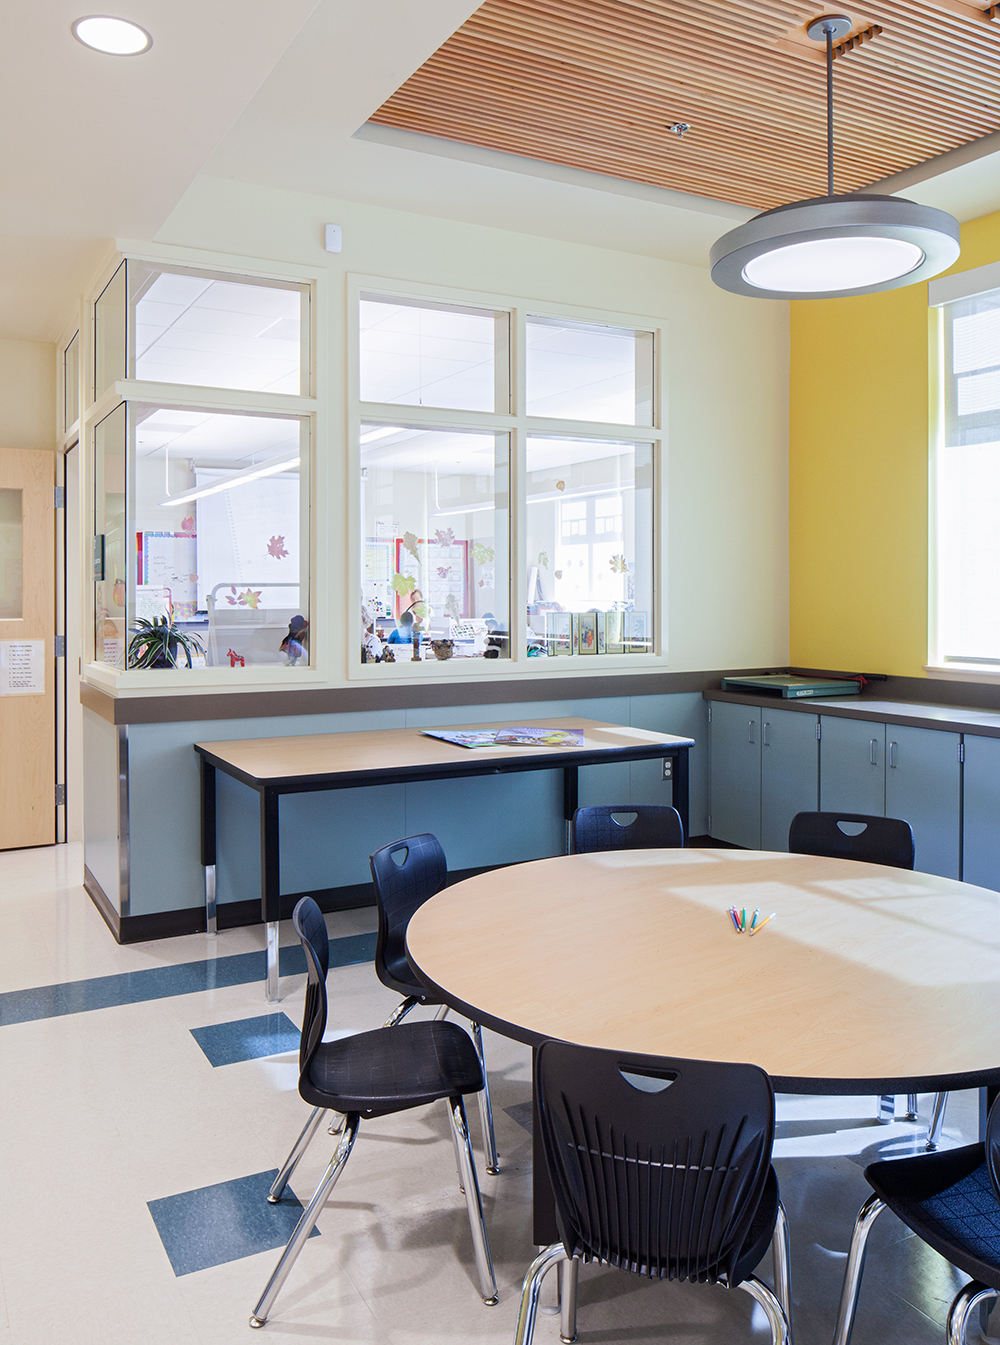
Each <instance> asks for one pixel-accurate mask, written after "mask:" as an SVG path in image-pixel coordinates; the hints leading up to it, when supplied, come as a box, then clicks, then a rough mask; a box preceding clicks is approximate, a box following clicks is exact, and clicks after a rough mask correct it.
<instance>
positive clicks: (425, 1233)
mask: <svg viewBox="0 0 1000 1345" xmlns="http://www.w3.org/2000/svg"><path fill="white" fill-rule="evenodd" d="M81 875H82V854H81V847H80V846H78V845H63V846H54V847H51V848H46V849H42V850H34V851H12V852H6V853H3V854H0V928H2V930H3V939H2V945H0V946H2V950H3V951H2V956H0V1024H2V1025H0V1211H2V1216H0V1345H91V1342H93V1343H94V1345H160V1343H161V1342H163V1343H164V1345H166V1342H170V1345H176V1342H178V1341H185V1342H192V1343H193V1345H236V1343H237V1342H239V1343H240V1345H250V1342H251V1341H256V1342H259V1345H264V1343H265V1342H271V1345H293V1343H294V1345H303V1343H304V1342H308V1341H310V1340H318V1341H319V1340H322V1341H328V1340H335V1341H338V1342H342V1345H447V1343H448V1342H452V1341H454V1342H456V1345H457V1343H458V1342H463V1345H465V1343H466V1342H481V1343H482V1345H494V1342H495V1343H496V1345H499V1343H500V1342H504V1345H510V1342H512V1341H513V1336H514V1324H515V1320H516V1316H517V1306H518V1296H519V1289H520V1283H521V1280H522V1278H523V1275H524V1272H525V1269H526V1267H527V1265H528V1263H529V1261H530V1260H531V1257H532V1255H533V1247H532V1243H531V1226H530V1181H531V1137H530V1133H529V1129H528V1127H530V1058H529V1054H528V1051H527V1050H526V1049H525V1048H524V1047H522V1046H519V1045H517V1044H516V1043H513V1042H510V1041H507V1040H505V1039H504V1038H502V1037H497V1036H494V1035H493V1034H491V1033H484V1038H485V1046H486V1056H487V1062H488V1066H489V1073H490V1082H491V1087H492V1090H493V1104H494V1111H495V1116H496V1130H497V1140H498V1146H499V1150H500V1155H501V1171H500V1174H499V1175H498V1176H496V1177H488V1176H486V1175H485V1174H483V1172H482V1164H481V1158H480V1177H481V1182H482V1187H483V1195H484V1203H485V1207H486V1216H487V1223H488V1228H489V1234H490V1240H491V1245H492V1252H493V1258H494V1262H495V1266H496V1272H497V1281H498V1284H499V1290H500V1302H499V1304H498V1305H497V1306H495V1307H491V1308H487V1307H484V1306H483V1304H482V1303H481V1301H480V1298H479V1295H478V1292H477V1287H476V1274H475V1266H474V1262H473V1255H472V1245H471V1240H470V1237H469V1228H468V1223H467V1221H466V1214H465V1206H464V1201H463V1199H462V1198H461V1196H460V1195H459V1192H458V1189H457V1184H456V1177H455V1168H454V1156H453V1149H452V1144H451V1139H450V1133H449V1129H448V1122H447V1116H446V1112H445V1108H444V1106H443V1105H441V1106H435V1107H431V1108H425V1109H422V1110H419V1111H414V1112H409V1113H405V1114H403V1115H400V1116H395V1117H388V1118H385V1119H383V1120H380V1121H375V1122H371V1123H367V1124H365V1125H363V1127H362V1130H361V1134H360V1137H359V1140H358V1143H357V1145H356V1147H355V1150H354V1154H353V1155H352V1158H351V1161H350V1163H349V1164H348V1166H347V1168H346V1170H345V1172H344V1175H343V1177H342V1179H341V1181H340V1183H339V1185H338V1186H337V1188H336V1189H335V1191H334V1192H333V1195H332V1197H331V1199H330V1200H329V1202H328V1205H327V1207H326V1209H325V1210H324V1211H323V1213H322V1215H321V1216H320V1219H319V1223H318V1225H317V1229H318V1235H316V1236H314V1237H313V1238H311V1239H310V1240H309V1242H308V1243H307V1244H306V1246H305V1248H304V1249H303V1251H302V1254H301V1256H300V1257H299V1260H298V1263H297V1264H296V1266H295V1268H294V1269H293V1271H292V1273H291V1275H290V1277H289V1279H288V1281H287V1283H286V1285H285V1288H284V1290H283V1291H282V1293H281V1295H280V1296H279V1298H278V1300H277V1302H276V1304H275V1306H274V1308H273V1310H272V1313H271V1316H270V1319H269V1321H268V1323H267V1325H266V1326H265V1327H264V1329H263V1330H262V1331H259V1332H254V1333H251V1331H250V1328H249V1325H248V1317H249V1314H250V1310H251V1308H252V1307H253V1305H254V1303H255V1301H256V1300H257V1298H258V1296H259V1294H260V1292H261V1290H262V1289H263V1286H264V1284H265V1282H266V1280H267V1278H268V1276H269V1274H270V1272H271V1270H272V1269H273V1266H274V1264H275V1262H276V1260H277V1257H278V1249H280V1247H281V1246H282V1245H283V1243H284V1240H285V1239H286V1237H287V1236H288V1230H289V1227H290V1226H291V1225H292V1224H293V1223H294V1221H295V1219H296V1218H297V1214H298V1202H299V1201H301V1202H303V1203H305V1202H307V1201H308V1199H309V1196H310V1195H311V1193H312V1190H313V1188H314V1186H315V1184H316V1182H317V1181H318V1179H319V1176H320V1174H321V1172H322V1170H323V1168H324V1167H325V1165H326V1163H327V1162H328V1161H329V1157H330V1154H331V1152H332V1147H333V1145H334V1143H335V1141H334V1140H332V1139H330V1138H329V1136H328V1135H327V1134H326V1132H325V1130H321V1131H320V1133H319V1134H318V1136H317V1137H316V1139H315V1140H314V1141H313V1144H312V1146H311V1148H310V1150H309V1151H308V1153H307V1155H306V1157H305V1158H304V1159H303V1161H302V1163H301V1164H300V1167H299V1169H298V1171H297V1172H296V1174H295V1176H294V1178H293V1181H292V1188H293V1190H292V1191H289V1192H288V1193H287V1195H286V1199H285V1200H284V1201H283V1202H282V1204H281V1205H280V1206H278V1207H271V1206H268V1205H267V1203H266V1201H265V1200H264V1194H265V1193H266V1190H267V1187H268V1185H269V1183H270V1180H271V1179H272V1177H273V1174H274V1172H275V1170H276V1169H277V1168H278V1167H279V1166H280V1164H281V1163H282V1161H283V1160H284V1157H285V1155H286V1153H287V1151H288V1149H289V1148H290V1146H291V1144H292V1141H293V1140H294V1138H295V1136H296V1135H297V1134H298V1132H299V1129H300V1128H301V1126H302V1124H303V1123H304V1121H305V1119H306V1116H307V1114H308V1109H307V1108H306V1106H305V1104H304V1103H303V1102H302V1101H301V1100H300V1098H299V1097H298V1093H297V1091H296V1081H297V1069H296V1046H295V1037H296V1034H297V1027H298V1024H299V1021H300V1016H301V1012H302V1002H303V989H304V983H305V977H304V975H303V974H302V971H301V969H300V968H301V962H299V964H298V968H297V967H296V961H295V958H294V956H293V955H292V953H291V952H290V953H289V956H288V958H287V961H286V967H288V968H291V974H285V975H284V976H283V977H282V980H281V997H282V998H281V1004H280V1005H273V1006H272V1005H267V1004H265V1002H264V995H263V986H262V983H261V980H260V979H259V976H260V975H261V974H262V971H261V970H260V967H262V962H261V961H260V959H256V960H255V959H253V958H249V959H247V958H246V955H248V954H255V953H256V954H259V953H260V951H261V949H262V948H263V930H262V929H261V928H260V927H256V928H249V929H240V930H233V931H230V932H227V933H224V934H222V935H220V936H219V937H218V938H216V939H209V938H207V937H206V936H204V935H197V936H191V937H186V938H179V939H170V940H162V941H159V942H153V943H146V944H137V945H132V946H129V947H124V948H123V947H119V946H118V945H116V944H115V942H114V940H113V939H112V937H111V935H110V934H109V933H108V930H107V928H106V926H105V925H104V923H103V921H102V920H101V918H100V916H99V915H98V913H97V911H96V910H95V908H94V907H93V905H92V904H91V902H90V899H89V898H88V897H87V895H86V893H85V892H84V890H83V888H82V886H81ZM327 923H328V926H329V930H330V936H331V940H332V950H333V960H334V962H335V963H336V962H337V960H338V958H339V960H340V962H341V963H342V965H334V966H333V967H332V969H331V972H330V980H329V990H330V1024H329V1031H330V1032H331V1033H332V1034H346V1033H351V1032H355V1031H359V1030H364V1029H368V1028H372V1027H375V1026H378V1025H379V1024H380V1023H382V1022H383V1021H384V1019H385V1017H386V1016H387V1014H388V1013H389V1011H390V1010H391V1009H392V1008H393V1007H394V1006H395V1004H396V1003H397V998H396V997H395V996H394V995H392V994H391V993H390V992H389V991H387V990H385V989H384V988H383V987H382V986H381V985H380V984H379V983H378V981H377V980H376V978H375V974H374V971H373V969H372V966H371V963H370V961H367V960H365V961H358V960H357V958H358V957H359V956H363V957H365V958H370V956H371V938H370V935H371V933H372V931H373V930H374V924H375V917H374V911H372V910H370V909H366V910H360V911H350V912H344V913H341V914H338V915H333V916H329V917H328V920H327ZM366 936H368V937H366ZM282 943H283V945H284V946H285V947H287V948H289V949H291V948H292V944H293V943H294V936H293V933H292V930H291V926H290V925H287V926H283V927H282ZM241 958H242V959H243V960H242V961H241V960H240V959H241ZM227 959H236V960H234V961H232V962H230V961H228V960H227ZM213 962H214V963H215V965H214V966H211V965H208V964H211V963H213ZM196 963H199V964H200V963H204V964H206V965H205V966H204V967H198V968H196V969H195V970H196V971H197V972H198V973H199V974H198V975H194V976H193V978H192V975H191V974H190V973H189V971H185V972H184V973H183V974H181V973H178V972H175V971H173V970H172V969H174V968H179V967H190V964H196ZM137 973H142V975H138V974H137ZM149 973H162V975H150V974H149ZM251 977H252V979H248V978H251ZM100 978H103V979H101V980H100V984H99V985H98V986H97V987H96V988H95V987H90V988H88V983H89V982H92V981H94V982H97V981H98V980H99V979H100ZM66 986H72V987H74V988H73V990H72V993H70V992H68V991H65V989H63V990H58V991H57V990H54V989H52V988H53V987H66ZM80 986H82V987H83V988H82V989H80ZM42 989H45V993H44V994H41V995H40V994H39V993H38V992H39V991H40V990H42ZM92 992H93V993H92ZM5 1012H6V1016H4V1013H5ZM272 1015H273V1020H272V1017H271V1016H272ZM902 1101H903V1099H900V1100H899V1102H900V1105H901V1104H902ZM920 1102H921V1113H922V1125H921V1126H919V1127H917V1126H914V1125H912V1124H907V1123H905V1122H902V1121H901V1122H897V1123H895V1124H893V1125H890V1126H877V1125H875V1124H874V1120H873V1113H874V1104H873V1100H872V1099H870V1098H811V1099H810V1098H795V1097H789V1096H783V1097H779V1099H778V1118H779V1124H778V1140H777V1144H776V1147H775V1166H776V1169H777V1171H778V1175H779V1179H780V1182H781V1191H782V1196H783V1199H784V1201H785V1205H786V1207H787V1210H788V1216H789V1221H790V1225H791V1236H792V1274H793V1286H794V1298H795V1338H796V1341H797V1342H798V1345H825V1343H826V1342H829V1341H830V1340H831V1337H832V1333H833V1324H834V1317H835V1313H836V1304H837V1299H838V1295H839V1292H840V1285H841V1279H842V1276H843V1271H844V1264H845V1258H846V1251H847V1247H848V1242H849V1239H850V1233H851V1227H852V1223H853V1219H854V1216H855V1213H856V1212H857V1209H858V1207H859V1206H860V1204H861V1203H862V1201H863V1200H864V1199H865V1197H866V1195H867V1192H868V1188H867V1186H866V1184H865V1182H864V1179H863V1177H862V1169H863V1167H864V1166H865V1164H866V1163H868V1162H870V1161H872V1159H873V1158H874V1157H875V1156H876V1155H878V1154H883V1155H889V1154H899V1155H902V1154H906V1153H910V1152H914V1151H915V1150H916V1149H917V1147H918V1141H919V1137H920V1136H921V1135H922V1133H923V1130H924V1128H925V1126H926V1119H927V1113H928V1109H929V1105H930V1102H931V1099H930V1097H929V1096H922V1097H921V1099H920ZM470 1118H471V1120H470V1123H471V1128H472V1131H473V1137H474V1140H475V1142H476V1143H477V1146H478V1143H479V1138H480V1135H479V1124H478V1117H477V1116H476V1115H475V1109H474V1108H470ZM977 1126H978V1098H977V1096H976V1095H975V1094H972V1093H964V1094H955V1095H953V1097H952V1099H951V1102H950V1105H949V1110H948V1118H947V1124H946V1128H945V1142H946V1143H947V1144H949V1145H953V1144H959V1143H968V1142H969V1141H971V1140H972V1139H974V1138H975V1137H976V1133H977ZM480 1153H481V1150H480ZM768 1270H769V1263H765V1265H764V1267H763V1269H762V1273H763V1274H764V1275H765V1277H767V1272H768ZM963 1279H964V1277H963V1276H961V1275H960V1274H959V1273H958V1272H957V1271H955V1270H954V1269H953V1268H952V1267H951V1266H949V1265H948V1264H947V1262H945V1261H943V1260H942V1259H941V1258H940V1257H939V1256H937V1255H936V1254H935V1253H934V1252H932V1251H930V1250H929V1249H927V1248H926V1247H925V1246H924V1245H923V1244H922V1243H921V1242H920V1241H919V1240H918V1239H917V1238H915V1237H913V1236H912V1235H910V1234H909V1232H908V1231H907V1230H906V1229H905V1228H904V1227H903V1226H902V1225H901V1224H899V1223H898V1222H897V1221H896V1220H895V1219H894V1218H893V1217H892V1216H891V1215H889V1214H883V1216H882V1217H881V1219H880V1220H879V1221H878V1223H877V1225H876V1228H875V1232H874V1234H873V1236H872V1243H871V1247H870V1250H869V1254H868V1263H867V1268H866V1273H865V1281H864V1286H863V1290H862V1298H861V1306H860V1309H859V1312H858V1318H857V1324H856V1328H855V1332H854V1343H855V1345H931V1343H932V1342H933V1343H934V1345H939V1343H940V1342H942V1341H943V1340H944V1320H945V1315H946V1313H947V1310H948V1306H949V1304H950V1302H951V1299H952V1297H953V1296H954V1294H955V1293H956V1292H957V1290H958V1288H959V1286H960V1285H961V1283H962V1281H963ZM552 1292H553V1289H551V1288H548V1289H546V1291H545V1293H547V1294H548V1295H549V1298H550V1299H551V1295H552ZM544 1301H545V1300H544V1297H543V1302H544ZM550 1305H551V1304H550ZM994 1320H995V1319H994ZM991 1334H992V1332H991ZM769 1338H770V1333H769V1331H768V1329H767V1326H766V1323H765V1321H764V1318H763V1314H762V1313H761V1311H760V1310H759V1309H758V1308H756V1307H755V1305H754V1303H753V1302H752V1300H751V1299H750V1298H749V1297H748V1296H747V1295H746V1294H743V1293H738V1292H731V1293H730V1292H727V1291H726V1290H723V1289H718V1288H713V1287H709V1286H691V1285H682V1284H651V1283H648V1282H644V1281H642V1280H640V1279H638V1278H636V1277H633V1276H627V1275H624V1274H621V1273H618V1272H615V1271H612V1270H607V1269H602V1268H600V1267H584V1269H583V1271H582V1273H581V1284H580V1307H579V1340H580V1345H591V1342H593V1345H597V1342H602V1341H608V1342H618V1343H619V1345H623V1343H627V1345H644V1342H647V1341H648V1342H653V1341H656V1342H661V1341H669V1342H673V1343H674V1345H702V1342H704V1343H705V1345H709V1342H712V1343H713V1345H714V1343H716V1342H719V1343H722V1342H725V1345H729V1343H730V1342H739V1341H747V1342H753V1341H755V1342H764V1341H767V1340H769ZM558 1339H559V1331H558V1318H557V1317H556V1316H553V1315H551V1314H547V1315H541V1316H540V1318H539V1323H538V1326H537V1328H536V1333H535V1340H536V1341H537V1342H539V1345H555V1342H557V1341H558Z"/></svg>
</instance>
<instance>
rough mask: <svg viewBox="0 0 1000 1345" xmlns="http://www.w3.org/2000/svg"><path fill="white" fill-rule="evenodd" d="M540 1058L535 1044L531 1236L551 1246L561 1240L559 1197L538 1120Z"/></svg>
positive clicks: (536, 1240)
mask: <svg viewBox="0 0 1000 1345" xmlns="http://www.w3.org/2000/svg"><path fill="white" fill-rule="evenodd" d="M537 1061H538V1048H537V1047H534V1048H533V1049H532V1052H531V1199H532V1206H531V1216H532V1217H531V1228H532V1234H531V1237H532V1241H533V1242H534V1244H535V1246H536V1247H549V1246H551V1245H552V1243H553V1242H558V1241H559V1232H558V1230H557V1228H556V1201H555V1196H554V1195H553V1194H552V1183H551V1182H550V1181H549V1170H548V1168H547V1167H546V1165H545V1150H544V1149H543V1147H542V1127H541V1125H540V1124H539V1122H538V1085H537V1083H536V1082H535V1066H536V1064H537Z"/></svg>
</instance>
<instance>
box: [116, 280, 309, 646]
mask: <svg viewBox="0 0 1000 1345" xmlns="http://www.w3.org/2000/svg"><path fill="white" fill-rule="evenodd" d="M126 277H127V280H128V286H127V292H128V294H127V295H126V286H125V279H126ZM308 302H309V291H308V287H307V286H303V285H299V284H291V283H289V284H277V283H272V282H269V281H257V280H255V279H253V278H250V277H248V278H246V279H245V280H244V278H242V277H236V278H233V277H220V276H216V275H212V274H198V273H193V272H189V271H180V270H178V271H174V270H170V269H165V268H162V267H150V266H147V265H145V264H142V263H138V262H133V261H131V260H129V261H126V262H123V263H122V265H121V266H120V267H119V268H118V270H117V271H116V273H115V277H114V279H113V281H112V282H111V284H109V285H108V286H107V287H106V288H105V290H104V291H103V293H102V294H101V296H100V297H99V298H98V300H97V301H96V304H95V332H96V333H97V337H98V354H97V357H96V359H95V370H97V371H98V373H101V371H104V372H103V374H102V377H103V376H104V375H107V376H108V377H110V378H111V381H110V382H109V383H108V386H112V385H113V383H114V381H115V380H116V379H118V378H120V377H122V373H121V370H120V368H119V366H118V361H119V359H120V358H121V359H124V360H126V361H127V363H128V366H129V368H130V375H131V378H132V379H137V380H138V379H141V380H142V381H143V383H146V384H148V383H150V382H153V383H161V384H162V383H171V384H175V385H176V391H174V390H173V389H172V390H171V399H170V403H169V404H163V403H162V402H160V403H153V402H147V401H143V400H140V399H139V396H138V395H137V394H138V392H139V389H136V391H135V393H133V394H132V395H131V396H129V397H127V399H126V400H125V401H123V402H120V403H119V404H118V406H116V407H115V408H114V410H112V411H111V412H110V413H109V414H107V415H106V416H104V417H103V418H102V419H101V420H100V421H99V422H98V423H97V424H95V425H94V426H93V429H92V448H93V453H94V533H95V537H94V658H95V661H96V662H98V663H104V664H105V665H108V666H110V667H113V668H115V669H119V670H122V671H132V670H154V669H159V670H171V669H180V670H182V671H187V670H189V669H191V670H200V669H216V668H221V669H226V670H230V669H232V670H245V669H248V668H273V669H278V668H281V667H295V668H304V667H308V666H309V664H310V652H309V651H310V637H309V625H310V622H309V617H310V591H309V555H310V546H309V536H310V531H309V461H310V422H309V419H308V417H306V416H303V415H300V414H293V413H292V412H291V411H290V410H288V409H287V408H288V398H289V395H290V394H291V395H298V394H299V391H300V389H301V388H302V387H303V386H308V385H309V383H310V370H309V365H308V361H307V359H306V358H305V354H306V351H307V343H306V339H305V336H304V333H305V332H306V331H307V329H308V323H307V322H306V321H305V315H306V314H307V313H308ZM115 333H117V334H118V336H119V337H121V340H120V341H119V343H118V344H117V345H116V344H115V341H116V339H117V338H116V337H115V335H114V334H115ZM124 333H127V336H128V340H125V338H124V335H123V334H124ZM102 340H103V346H102V345H101V341H102ZM102 350H103V351H104V353H103V354H102V353H101V351H102ZM109 371H113V373H109ZM96 382H97V384H100V382H101V378H100V377H98V378H97V380H96ZM133 386H134V385H133V383H131V382H129V383H126V385H125V387H126V391H128V390H129V389H130V388H132V387H133ZM205 387H225V388H231V389H237V390H240V389H243V390H247V391H252V392H254V393H255V394H257V395H256V396H255V398H254V405H253V406H249V405H245V406H240V405H239V400H240V399H239V398H236V399H235V400H236V403H237V404H236V405H235V406H234V407H233V408H232V409H231V410H227V411H220V410H217V409H214V410H213V409H208V408H207V407H206V406H204V405H203V404H201V403H202V399H203V398H204V397H205V393H204V391H202V389H204V388H205ZM261 394H265V396H261ZM268 397H270V398H271V400H270V401H268ZM227 400H233V399H232V396H231V394H230V398H229V399H227ZM147 637H148V638H147Z"/></svg>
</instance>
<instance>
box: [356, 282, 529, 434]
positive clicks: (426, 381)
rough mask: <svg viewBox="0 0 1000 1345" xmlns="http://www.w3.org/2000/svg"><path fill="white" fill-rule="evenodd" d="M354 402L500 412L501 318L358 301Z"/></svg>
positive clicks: (503, 378)
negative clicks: (357, 374)
mask: <svg viewBox="0 0 1000 1345" xmlns="http://www.w3.org/2000/svg"><path fill="white" fill-rule="evenodd" d="M360 330H361V400H362V401H364V402H395V403H397V404H399V405H401V406H434V407H441V408H443V409H448V410H453V411H506V410H507V408H508V405H509V393H508V373H507V365H508V355H507V352H508V345H509V338H508V331H509V317H508V314H507V313H505V312H494V311H493V310H492V309H488V308H463V307H458V306H456V305H454V304H438V303H429V302H427V301H425V300H416V299H400V298H389V297H385V296H382V297H380V296H378V295H362V296H361V303H360Z"/></svg>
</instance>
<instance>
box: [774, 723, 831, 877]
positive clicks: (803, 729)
mask: <svg viewBox="0 0 1000 1345" xmlns="http://www.w3.org/2000/svg"><path fill="white" fill-rule="evenodd" d="M760 713H761V749H760V845H761V849H762V850H787V849H788V828H789V826H790V825H791V821H792V818H793V817H794V816H795V814H796V813H802V812H815V811H816V809H817V807H818V806H819V742H818V740H817V738H816V725H817V724H818V723H819V719H818V717H817V716H816V715H807V714H799V713H797V712H796V711H795V710H761V712H760Z"/></svg>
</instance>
